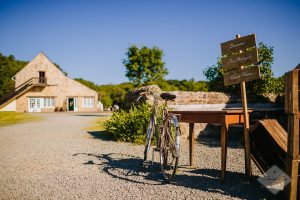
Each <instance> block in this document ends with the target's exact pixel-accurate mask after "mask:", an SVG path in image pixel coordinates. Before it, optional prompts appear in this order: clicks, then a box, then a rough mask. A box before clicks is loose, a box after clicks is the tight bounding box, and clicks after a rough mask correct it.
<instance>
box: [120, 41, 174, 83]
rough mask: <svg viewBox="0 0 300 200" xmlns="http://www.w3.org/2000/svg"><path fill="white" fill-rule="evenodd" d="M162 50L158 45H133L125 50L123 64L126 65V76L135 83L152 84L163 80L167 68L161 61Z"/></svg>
mask: <svg viewBox="0 0 300 200" xmlns="http://www.w3.org/2000/svg"><path fill="white" fill-rule="evenodd" d="M162 57H163V51H162V50H161V49H160V48H158V47H153V48H152V49H150V48H147V47H145V46H144V47H142V48H141V49H139V48H138V47H136V46H135V45H133V46H131V47H130V48H129V49H128V51H127V52H126V58H125V59H124V60H123V64H124V66H125V67H126V74H125V75H126V77H128V79H129V80H130V81H131V82H132V83H133V84H134V85H135V86H141V85H147V84H154V83H158V82H160V81H163V80H164V77H165V75H167V74H168V70H167V69H166V67H165V63H164V62H163V61H162Z"/></svg>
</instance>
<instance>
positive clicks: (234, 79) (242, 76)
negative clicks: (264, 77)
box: [224, 66, 260, 86]
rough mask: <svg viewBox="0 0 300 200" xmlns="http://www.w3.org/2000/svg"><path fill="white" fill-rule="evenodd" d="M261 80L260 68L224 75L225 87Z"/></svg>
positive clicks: (249, 68)
mask: <svg viewBox="0 0 300 200" xmlns="http://www.w3.org/2000/svg"><path fill="white" fill-rule="evenodd" d="M258 78H260V72H259V67H258V66H252V67H248V68H244V69H240V70H235V71H231V72H227V73H225V74H224V85H225V86H228V85H233V84H237V83H241V82H248V81H253V80H255V79H258Z"/></svg>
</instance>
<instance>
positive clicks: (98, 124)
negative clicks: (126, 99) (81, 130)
mask: <svg viewBox="0 0 300 200" xmlns="http://www.w3.org/2000/svg"><path fill="white" fill-rule="evenodd" d="M109 118H110V116H106V117H99V118H97V119H95V120H94V121H93V122H92V125H91V126H90V127H88V128H87V129H86V130H87V131H105V128H104V125H103V123H104V122H105V121H106V120H108V119H109Z"/></svg>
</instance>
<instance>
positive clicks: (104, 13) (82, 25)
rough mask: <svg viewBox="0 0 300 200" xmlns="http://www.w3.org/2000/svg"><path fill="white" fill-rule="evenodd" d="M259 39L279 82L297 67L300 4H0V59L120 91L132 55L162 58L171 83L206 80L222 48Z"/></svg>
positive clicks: (109, 0)
mask: <svg viewBox="0 0 300 200" xmlns="http://www.w3.org/2000/svg"><path fill="white" fill-rule="evenodd" d="M238 33H239V34H241V36H244V35H248V34H252V33H255V34H256V38H257V43H258V42H264V43H265V44H267V45H270V46H273V47H274V57H275V61H274V65H273V67H272V69H273V71H274V73H275V76H281V75H283V74H284V73H285V72H287V71H289V70H291V69H292V68H294V67H295V66H296V65H297V64H298V63H300V50H299V48H300V0H294V1H292V0H281V1H280V0H266V1H263V0H260V1H259V0H252V1H250V0H248V1H243V0H239V1H232V0H226V1H221V0H220V1H218V0H198V1H196V0H194V1H192V0H160V1H159V0H97V1H96V0H57V1H55V0H36V1H33V0H27V1H25V0H24V1H18V0H0V53H2V54H4V55H9V54H13V55H14V56H15V57H16V58H17V59H19V60H27V61H29V60H31V59H33V58H34V57H35V56H36V55H37V54H38V53H39V52H40V51H43V52H44V53H45V54H46V55H47V56H48V57H49V58H50V60H51V61H53V62H55V63H57V64H59V65H60V66H61V67H62V68H63V69H64V70H65V71H67V72H68V74H69V76H70V77H72V78H84V79H87V80H90V81H93V82H95V83H97V84H108V83H113V84H115V83H121V82H126V81H128V79H127V78H126V77H125V75H124V74H125V67H124V66H123V64H122V60H123V59H124V58H125V52H126V50H127V48H128V47H129V46H131V45H133V44H135V45H137V46H138V47H142V46H148V47H153V46H157V47H160V48H161V49H163V51H164V54H165V55H164V58H163V60H164V62H165V63H166V67H167V68H168V70H169V74H168V75H167V77H166V78H167V79H178V80H182V79H191V78H194V79H195V80H205V77H204V75H203V70H204V69H205V68H206V67H207V66H211V65H213V64H215V63H216V60H217V57H218V56H220V54H221V48H220V44H221V43H222V42H225V41H228V40H231V39H234V37H235V35H236V34H238Z"/></svg>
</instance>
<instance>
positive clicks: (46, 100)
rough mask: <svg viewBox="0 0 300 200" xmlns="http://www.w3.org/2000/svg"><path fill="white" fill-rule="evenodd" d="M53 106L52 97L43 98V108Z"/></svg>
mask: <svg viewBox="0 0 300 200" xmlns="http://www.w3.org/2000/svg"><path fill="white" fill-rule="evenodd" d="M54 106H55V100H54V98H44V108H53V107H54Z"/></svg>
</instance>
